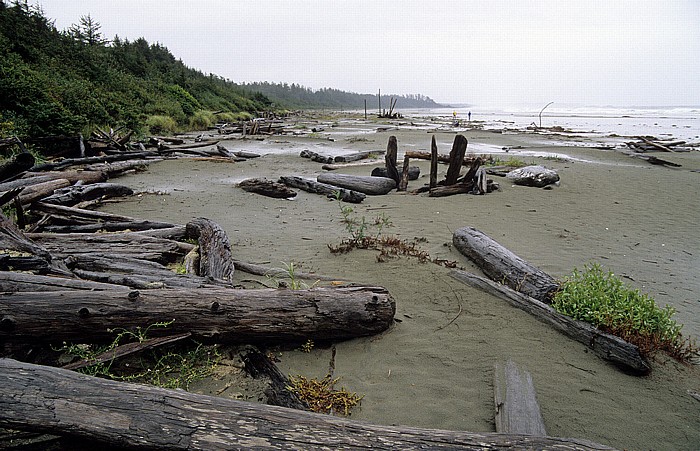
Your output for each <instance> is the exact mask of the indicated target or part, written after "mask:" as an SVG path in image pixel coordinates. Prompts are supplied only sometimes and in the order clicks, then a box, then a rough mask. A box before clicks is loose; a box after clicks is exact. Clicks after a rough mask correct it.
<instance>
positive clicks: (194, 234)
mask: <svg viewBox="0 0 700 451" xmlns="http://www.w3.org/2000/svg"><path fill="white" fill-rule="evenodd" d="M186 233H187V238H192V239H195V240H197V241H198V245H199V255H200V257H199V272H198V274H199V275H200V276H202V277H211V278H213V279H215V280H222V281H226V282H231V281H232V280H233V272H234V265H233V258H232V253H231V243H230V241H229V239H228V235H226V232H225V231H224V230H223V229H222V228H221V227H220V226H219V225H218V224H217V223H215V222H213V221H210V220H209V219H206V218H197V219H193V220H192V221H190V222H188V223H187V226H186Z"/></svg>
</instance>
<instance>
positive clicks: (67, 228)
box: [41, 219, 173, 233]
mask: <svg viewBox="0 0 700 451" xmlns="http://www.w3.org/2000/svg"><path fill="white" fill-rule="evenodd" d="M171 227H173V224H171V223H169V222H156V221H147V220H142V219H135V220H133V221H105V222H100V223H97V224H82V225H48V226H42V227H41V230H43V231H45V232H53V233H94V232H99V231H105V232H121V231H124V230H130V231H137V230H150V229H168V228H171Z"/></svg>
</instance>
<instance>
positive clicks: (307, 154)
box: [299, 149, 333, 163]
mask: <svg viewBox="0 0 700 451" xmlns="http://www.w3.org/2000/svg"><path fill="white" fill-rule="evenodd" d="M299 156H300V157H302V158H309V159H311V161H317V162H319V163H333V157H327V156H325V155H321V154H318V153H316V152H312V151H310V150H307V149H304V150H302V151H301V153H300V154H299Z"/></svg>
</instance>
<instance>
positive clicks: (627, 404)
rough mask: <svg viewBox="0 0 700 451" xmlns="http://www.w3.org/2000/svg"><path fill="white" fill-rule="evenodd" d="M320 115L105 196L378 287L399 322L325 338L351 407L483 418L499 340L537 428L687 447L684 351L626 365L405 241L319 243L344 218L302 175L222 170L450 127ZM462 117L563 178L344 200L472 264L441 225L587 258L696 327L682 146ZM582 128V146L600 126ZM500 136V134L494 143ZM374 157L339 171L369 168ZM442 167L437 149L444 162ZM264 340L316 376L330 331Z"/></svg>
mask: <svg viewBox="0 0 700 451" xmlns="http://www.w3.org/2000/svg"><path fill="white" fill-rule="evenodd" d="M319 122H320V123H322V124H324V125H325V124H326V123H328V124H330V125H328V126H325V130H324V131H321V132H319V133H318V134H317V135H316V136H313V137H309V136H299V137H291V136H289V137H288V136H281V137H274V136H273V137H270V138H267V139H266V140H265V141H264V142H256V141H250V140H228V141H224V142H222V144H224V145H225V146H226V147H227V148H229V149H231V150H246V151H258V152H260V153H266V152H265V149H275V150H276V151H277V152H276V153H269V154H267V155H264V156H263V157H262V158H258V159H254V160H249V161H246V162H241V163H212V162H206V161H187V160H173V161H164V162H160V163H156V164H153V165H151V168H150V169H149V170H148V172H146V173H142V174H137V175H134V176H127V177H124V178H122V179H120V182H121V183H123V184H126V185H128V186H130V187H132V188H134V189H135V190H136V191H144V192H165V193H167V194H165V195H162V194H148V193H146V194H142V195H141V196H136V197H133V198H131V199H128V200H126V201H120V202H116V203H108V204H106V205H105V206H104V207H103V210H104V211H108V212H112V213H120V214H128V215H131V216H136V217H142V218H148V219H152V220H167V221H173V222H179V223H184V222H186V221H188V220H190V219H192V218H194V217H199V216H204V217H207V218H209V219H212V220H214V221H215V222H217V223H219V224H220V225H221V226H222V227H223V228H224V229H225V230H226V231H227V233H228V234H229V237H230V239H231V241H232V245H233V252H234V255H235V256H236V258H238V259H240V260H246V261H251V262H255V263H260V264H266V265H268V266H271V267H277V268H280V267H282V266H283V263H289V262H294V263H295V265H300V267H301V268H300V269H301V270H303V271H305V272H310V271H316V272H318V273H319V274H324V275H332V276H337V277H342V278H345V279H349V280H353V281H355V282H358V283H363V284H377V285H381V286H384V287H386V288H388V289H389V291H390V293H391V294H392V295H393V297H394V298H395V299H396V302H397V314H396V318H397V319H399V320H401V322H397V323H396V324H395V326H394V327H393V328H392V329H391V330H390V331H388V332H387V333H385V334H383V335H381V336H379V337H372V338H367V339H358V340H352V341H349V342H343V343H338V344H336V348H337V357H336V374H337V375H338V376H341V377H342V379H341V381H340V384H341V385H343V386H345V387H347V388H348V389H350V390H351V391H355V392H358V393H360V394H364V395H365V398H364V399H363V401H362V405H361V407H360V408H359V409H358V410H356V411H355V412H354V413H353V414H352V416H351V418H355V419H363V420H369V421H373V422H378V423H383V424H401V425H409V426H423V427H433V428H443V429H457V430H469V431H493V430H494V429H493V427H494V426H493V390H492V380H493V368H494V365H495V364H502V363H504V362H505V361H506V360H507V359H508V358H512V359H513V360H515V361H516V363H518V365H522V366H523V367H525V368H527V370H528V371H530V373H531V374H532V377H533V381H534V384H535V388H536V390H537V395H538V400H539V402H540V406H541V409H542V414H543V417H544V421H545V425H546V426H547V431H548V433H549V434H550V435H553V436H561V437H578V438H585V439H589V440H594V441H597V442H600V443H604V444H608V445H612V446H616V447H619V448H634V449H640V448H654V449H664V448H675V449H693V448H695V447H696V446H697V445H698V444H699V443H700V403H698V402H697V401H696V400H695V399H693V398H692V397H690V396H689V395H688V394H687V391H688V390H694V391H700V372H699V371H698V368H697V367H685V366H682V365H679V364H677V363H675V362H673V361H668V360H667V359H662V360H663V363H662V362H656V363H655V364H654V370H653V372H652V374H651V375H650V376H648V377H644V378H637V377H633V376H629V375H626V374H624V373H622V372H620V371H619V370H618V369H617V368H614V367H612V366H610V365H609V364H606V363H605V362H603V361H602V360H600V359H598V358H597V357H596V356H594V355H593V354H592V353H587V352H586V350H585V348H584V347H583V346H582V345H580V344H578V343H574V342H571V341H570V340H568V339H567V338H566V337H564V336H563V335H560V334H558V333H556V332H554V331H552V330H551V329H549V328H548V327H547V326H545V325H543V324H541V323H539V322H537V320H535V319H534V318H532V317H529V316H528V315H527V314H525V313H524V312H520V311H518V310H515V309H513V308H512V307H510V306H508V305H507V304H506V303H504V302H503V301H501V300H498V299H495V298H493V297H491V296H489V295H486V294H484V293H481V292H480V291H478V290H475V289H472V288H469V287H467V286H464V285H461V284H460V283H459V282H457V281H455V280H453V279H451V278H450V277H449V275H448V272H449V270H447V269H446V268H442V267H439V266H437V265H434V264H430V263H425V264H421V263H418V262H416V261H414V260H411V259H408V258H403V257H402V258H400V259H392V260H389V261H387V262H384V263H378V262H377V261H376V253H375V252H373V251H353V252H351V253H349V254H345V255H332V254H331V253H330V252H329V250H328V247H327V245H328V244H335V243H338V242H340V241H341V240H342V239H343V238H344V237H345V236H347V231H346V230H345V228H344V225H343V224H342V223H341V219H342V216H341V214H340V209H339V206H338V204H337V202H335V201H330V200H327V199H326V198H324V197H322V196H318V195H314V194H309V193H306V192H299V194H298V195H297V197H296V198H295V200H292V201H287V200H279V199H270V198H265V197H262V196H259V195H256V194H250V193H247V192H244V191H242V190H240V189H239V188H236V187H235V186H234V183H235V182H237V181H240V180H242V179H244V178H252V177H267V178H268V179H272V180H275V179H277V178H278V177H279V176H282V175H300V176H304V177H310V178H311V177H314V176H315V175H316V174H318V173H320V172H321V171H322V169H321V165H320V164H319V163H315V162H311V161H309V160H306V159H303V158H300V157H299V156H298V153H299V151H300V150H302V149H304V148H308V149H312V150H314V151H316V152H319V153H331V154H332V153H333V152H340V153H344V152H347V153H349V152H352V151H363V150H374V151H379V150H384V149H385V148H386V143H387V140H388V137H389V136H390V135H395V136H397V138H398V143H399V158H401V155H402V154H403V152H404V151H405V150H428V149H429V145H430V137H431V134H432V133H433V132H434V133H435V134H436V137H437V140H438V146H439V150H440V152H441V153H448V152H449V149H450V145H451V142H452V139H453V138H454V135H455V131H454V130H449V129H445V128H444V127H443V125H444V124H441V123H439V121H438V122H436V123H434V124H431V123H430V122H427V121H426V125H425V126H422V125H421V124H417V123H418V121H417V120H414V119H412V118H406V119H403V120H399V121H377V120H369V121H367V122H364V121H363V120H362V119H361V118H359V116H354V117H350V118H349V119H348V118H343V117H341V116H337V117H332V118H330V119H320V120H319ZM334 123H335V124H337V125H335V126H333V124H334ZM412 123H413V124H414V125H411V124H412ZM415 124H417V125H415ZM478 124H479V123H478V122H476V121H475V122H474V124H473V125H478ZM380 128H382V129H384V128H386V129H385V130H383V131H379V130H378V129H380ZM435 130H439V131H437V132H435ZM461 131H462V132H463V133H464V134H465V136H466V137H467V138H468V140H469V147H468V151H470V149H495V150H499V149H500V150H501V152H498V157H499V158H502V159H506V158H510V157H512V156H516V157H518V158H521V159H523V160H524V161H526V162H528V163H529V162H535V163H538V164H544V165H546V166H548V167H551V168H554V169H556V170H557V171H558V172H559V174H560V176H561V179H562V181H561V184H560V186H557V187H554V188H553V189H551V190H542V189H537V188H527V187H519V186H512V185H510V184H508V183H506V181H505V180H504V179H498V178H495V179H497V180H496V181H497V182H499V183H500V184H501V187H502V189H501V191H499V192H495V193H491V194H488V195H485V196H470V195H458V196H451V197H447V198H428V197H426V196H423V195H418V196H416V195H411V194H406V193H396V192H393V193H391V194H389V195H386V196H376V197H368V198H367V199H366V200H365V201H364V202H363V203H362V204H359V205H353V206H352V207H353V208H354V209H355V214H356V215H358V216H360V217H361V216H365V217H366V218H367V219H368V220H369V219H370V218H373V217H374V216H376V215H377V214H381V213H384V214H385V215H386V216H387V217H388V218H389V219H390V220H391V222H392V223H393V226H392V227H390V228H387V229H385V230H384V231H383V233H384V234H386V235H396V236H398V237H399V238H402V239H408V240H412V239H414V238H418V239H419V241H420V243H419V246H420V248H421V249H423V250H425V251H427V252H428V253H429V254H430V255H431V257H434V258H444V259H447V260H454V261H457V262H458V264H459V265H460V266H464V267H465V268H467V269H470V270H471V269H473V268H471V266H470V265H469V263H468V261H467V260H466V258H465V257H463V256H461V255H460V254H459V253H458V252H457V251H456V250H454V249H452V247H451V245H450V243H451V238H452V231H454V230H455V229H457V228H460V227H463V226H467V225H469V226H474V227H477V228H479V229H480V230H482V231H483V232H485V233H487V234H489V235H490V236H492V237H493V238H494V239H496V240H498V241H499V242H500V243H501V244H503V245H504V246H506V247H507V248H509V249H510V250H512V251H513V252H515V253H516V254H518V255H519V256H521V257H523V258H525V259H526V260H528V261H530V262H532V263H533V264H535V265H536V266H539V267H540V268H541V269H543V270H544V271H546V272H548V273H550V274H551V275H553V276H554V277H562V276H564V275H566V274H568V273H570V272H571V270H572V269H573V268H575V267H577V268H582V267H583V265H584V264H586V263H588V262H593V261H595V262H599V263H601V264H602V265H603V266H604V267H605V268H607V269H610V270H612V271H614V272H615V273H617V274H619V275H622V276H623V277H624V278H625V279H627V280H626V281H627V282H628V283H629V284H630V285H632V286H634V287H636V288H640V289H641V290H642V291H645V292H648V293H650V294H651V295H652V296H653V297H654V298H655V299H656V300H657V303H659V304H660V305H664V304H666V303H669V304H671V305H673V306H674V307H675V308H676V309H677V311H678V313H677V315H676V316H675V318H676V320H677V321H678V322H680V323H683V324H685V326H684V330H683V332H684V334H685V335H691V336H694V337H698V336H700V307H699V305H698V304H699V301H698V296H700V280H697V278H696V273H697V268H699V267H700V253H699V252H698V251H696V250H697V249H700V236H698V235H697V233H695V227H696V224H697V223H698V220H700V217H699V216H700V212H698V209H697V199H698V198H700V184H698V183H697V180H698V177H699V176H700V175H699V174H698V173H695V172H691V170H699V169H700V155H698V153H697V152H696V151H694V152H690V153H684V154H674V155H673V159H674V161H677V162H679V163H682V164H683V167H682V168H680V169H670V168H665V167H657V166H651V165H648V163H646V162H643V161H641V160H636V159H631V158H629V157H628V156H626V155H623V154H621V153H619V152H616V151H603V150H599V149H594V148H590V147H581V146H570V145H564V144H566V143H564V144H563V143H562V141H566V140H568V139H571V138H569V137H567V136H561V135H556V134H528V133H517V132H513V133H506V134H504V133H496V132H493V131H488V130H481V129H467V128H466V127H465V128H464V130H461ZM328 138H330V139H333V141H330V140H329V139H328ZM579 139H580V138H579V137H577V138H576V140H579ZM583 139H584V141H588V142H590V144H591V146H593V145H597V144H599V142H598V141H597V140H596V139H594V138H590V137H585V136H584V137H583ZM518 146H522V147H524V149H515V148H517V147H518ZM504 147H505V148H510V149H513V150H511V151H509V152H508V153H506V152H505V151H503V148H504ZM476 152H477V153H480V152H479V150H476ZM526 152H540V153H542V152H544V155H550V156H549V157H546V158H545V157H538V156H533V155H530V154H527V153H526ZM551 155H558V156H559V157H552V156H551ZM563 155H570V156H572V157H574V158H575V160H568V159H564V158H561V156H563ZM380 165H381V163H379V164H377V166H380ZM412 165H416V166H419V167H420V168H421V177H420V178H419V179H418V180H416V181H412V182H410V183H409V190H411V189H415V188H417V187H419V186H421V185H423V184H424V183H427V173H428V167H429V163H428V162H423V161H414V162H412ZM371 167H373V166H351V167H348V168H345V169H342V170H341V171H342V172H344V173H349V174H356V175H368V173H369V172H370V171H371ZM445 170H446V167H445V166H441V167H440V172H441V176H442V174H443V173H444V171H445ZM236 283H237V284H240V285H243V286H251V287H255V286H258V287H259V286H261V285H260V284H261V283H262V284H265V283H269V281H266V280H265V278H255V277H251V276H249V275H247V274H244V273H242V272H240V271H239V272H237V275H236ZM460 311H461V313H460V314H459V315H458V312H460ZM457 315H458V318H457V319H456V320H455V321H453V322H452V323H450V321H451V320H452V319H453V318H455V317H456V316H457ZM448 323H449V324H448ZM443 326H444V327H443ZM279 352H280V355H279V358H280V360H281V361H280V362H279V364H278V365H279V366H280V369H281V370H282V371H283V372H285V373H288V374H293V375H294V374H304V375H308V376H311V377H323V376H324V375H325V372H326V371H327V370H328V362H329V359H330V350H329V349H327V348H322V347H320V346H319V347H317V348H315V349H313V350H312V351H311V352H310V353H305V352H301V351H299V350H291V351H290V350H280V351H279ZM200 390H201V391H202V392H207V391H211V392H215V391H216V388H215V381H209V383H207V382H205V383H203V384H202V385H201V386H200Z"/></svg>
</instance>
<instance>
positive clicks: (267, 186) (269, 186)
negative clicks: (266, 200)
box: [238, 179, 297, 199]
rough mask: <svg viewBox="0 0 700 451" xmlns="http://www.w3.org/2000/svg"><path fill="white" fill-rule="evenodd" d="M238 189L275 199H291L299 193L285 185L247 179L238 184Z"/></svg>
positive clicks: (270, 181)
mask: <svg viewBox="0 0 700 451" xmlns="http://www.w3.org/2000/svg"><path fill="white" fill-rule="evenodd" d="M238 187H239V188H241V189H243V190H245V191H248V192H250V193H256V194H262V195H263V196H267V197H272V198H275V199H289V198H290V197H295V196H296V195H297V192H296V191H294V190H293V189H290V188H287V187H286V186H285V185H284V184H283V183H277V182H273V181H272V180H265V179H247V180H243V181H242V182H240V183H239V184H238Z"/></svg>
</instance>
